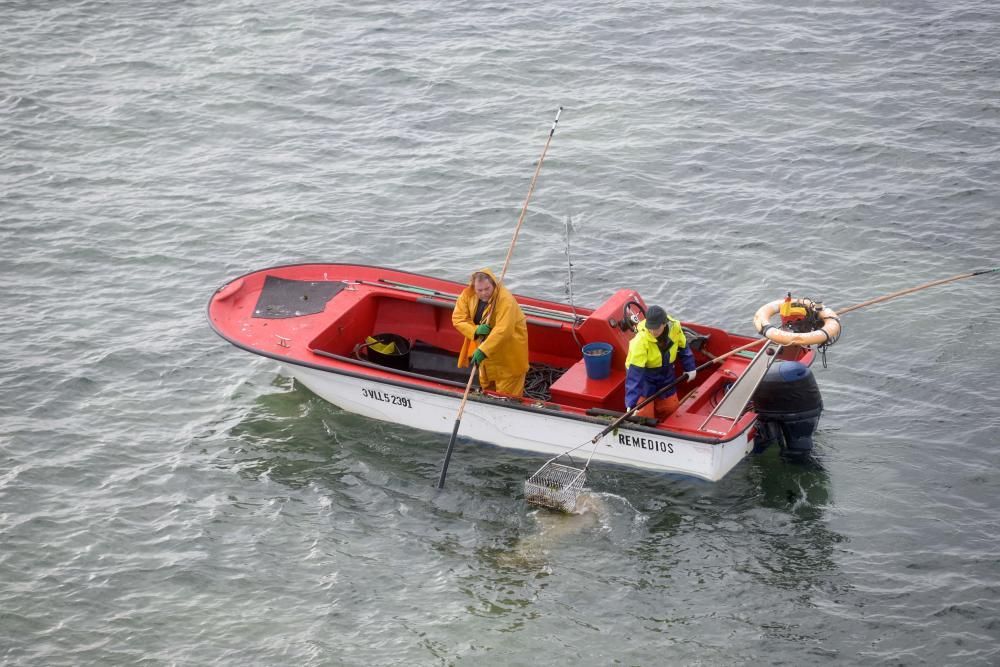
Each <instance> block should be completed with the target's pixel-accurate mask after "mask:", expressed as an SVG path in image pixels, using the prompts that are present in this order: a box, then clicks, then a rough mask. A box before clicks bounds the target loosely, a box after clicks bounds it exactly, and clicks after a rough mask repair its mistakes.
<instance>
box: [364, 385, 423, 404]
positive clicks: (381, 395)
mask: <svg viewBox="0 0 1000 667" xmlns="http://www.w3.org/2000/svg"><path fill="white" fill-rule="evenodd" d="M361 395H362V396H364V397H365V398H370V399H373V400H376V401H382V402H383V403H391V404H392V405H401V406H403V407H404V408H411V409H412V408H413V401H411V400H410V399H408V398H407V397H405V396H398V395H396V394H390V393H387V392H384V391H379V390H378V389H366V388H362V389H361Z"/></svg>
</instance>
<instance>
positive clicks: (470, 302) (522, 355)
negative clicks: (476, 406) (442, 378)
mask: <svg viewBox="0 0 1000 667" xmlns="http://www.w3.org/2000/svg"><path fill="white" fill-rule="evenodd" d="M451 323H452V324H453V325H455V328H456V329H458V331H459V333H461V334H462V335H463V336H465V341H464V342H463V343H462V350H461V351H460V352H459V353H458V367H459V368H465V367H466V366H468V365H469V361H470V360H471V361H472V363H474V364H478V365H479V384H480V385H481V386H482V387H483V389H488V390H490V391H497V392H500V393H502V394H510V395H511V396H520V395H522V394H523V393H524V378H525V376H527V374H528V324H527V320H526V319H525V317H524V313H523V312H522V311H521V306H519V305H518V304H517V300H515V299H514V295H513V294H511V293H510V291H509V290H508V289H507V288H506V287H504V286H503V285H501V284H500V281H498V280H497V277H496V276H495V275H493V272H492V271H490V270H489V269H480V270H479V271H476V272H475V273H473V274H472V278H471V279H470V280H469V286H468V287H466V288H465V289H464V290H462V293H461V294H459V295H458V300H457V301H456V302H455V310H453V311H452V313H451Z"/></svg>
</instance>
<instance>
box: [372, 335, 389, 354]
mask: <svg viewBox="0 0 1000 667" xmlns="http://www.w3.org/2000/svg"><path fill="white" fill-rule="evenodd" d="M365 343H367V344H368V349H370V350H375V351H376V352H378V353H380V354H396V344H395V343H393V342H392V341H389V342H388V343H380V342H378V340H377V339H375V338H372V337H371V336H368V337H367V338H365Z"/></svg>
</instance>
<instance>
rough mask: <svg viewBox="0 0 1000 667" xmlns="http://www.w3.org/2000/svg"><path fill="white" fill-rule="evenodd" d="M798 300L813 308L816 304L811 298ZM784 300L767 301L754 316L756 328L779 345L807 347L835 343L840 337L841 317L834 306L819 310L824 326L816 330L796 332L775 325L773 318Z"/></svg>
mask: <svg viewBox="0 0 1000 667" xmlns="http://www.w3.org/2000/svg"><path fill="white" fill-rule="evenodd" d="M797 301H798V302H799V303H801V304H802V305H803V306H805V307H806V308H812V306H813V305H814V304H813V302H812V301H810V300H809V299H798V300H797ZM783 302H784V299H778V300H777V301H772V302H771V303H765V304H764V305H763V306H761V307H760V308H758V309H757V312H756V313H755V314H754V316H753V326H754V328H755V329H757V332H758V333H759V334H761V335H763V336H764V337H766V338H767V339H768V340H770V341H773V342H775V343H777V344H778V345H798V346H800V347H806V346H807V345H825V344H827V343H834V342H836V340H837V339H838V338H840V331H841V329H840V318H838V317H837V313H836V312H834V310H833V309H832V308H827V307H826V306H823V308H822V310H820V311H819V317H820V319H821V320H823V326H822V327H820V328H819V329H816V330H815V331H807V332H805V333H795V332H794V331H788V330H787V329H781V328H779V327H776V326H774V325H773V324H771V318H772V317H774V316H775V315H777V314H778V313H779V312H781V304H782V303H783Z"/></svg>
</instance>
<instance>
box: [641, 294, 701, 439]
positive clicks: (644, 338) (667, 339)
mask: <svg viewBox="0 0 1000 667" xmlns="http://www.w3.org/2000/svg"><path fill="white" fill-rule="evenodd" d="M638 329H639V330H638V331H637V332H636V334H635V336H634V337H633V338H632V340H631V341H630V342H629V346H628V357H626V359H625V408H626V409H627V410H631V409H632V408H634V407H635V406H636V405H638V404H639V403H641V402H642V401H643V400H645V399H646V398H647V397H649V396H652V395H653V394H655V393H656V392H657V391H658V390H659V389H661V388H663V387H665V386H667V385H668V384H670V383H671V382H673V381H674V379H675V378H674V362H675V361H676V360H677V358H678V357H680V360H681V365H682V366H683V367H684V371H685V373H684V379H685V380H687V381H688V382H692V381H693V380H694V378H695V374H696V371H695V366H696V364H695V361H694V354H693V353H692V352H691V349H690V348H689V347H688V345H687V338H686V337H685V336H684V329H683V328H682V327H681V323H680V321H678V320H676V319H674V318H672V317H670V316H669V315H667V311H665V310H663V308H661V307H660V306H650V308H649V310H648V311H646V319H645V320H643V321H642V322H639V327H638ZM678 404H679V400H678V398H677V388H676V387H674V388H672V389H669V390H668V391H666V392H665V393H664V394H661V395H660V396H658V397H657V398H656V399H655V400H653V401H652V402H650V403H648V404H646V405H645V406H644V407H642V408H641V409H639V411H638V412H637V413H636V414H638V415H639V416H641V417H652V418H654V419H657V420H659V421H663V420H664V419H666V418H667V417H669V416H670V415H671V414H673V412H674V410H676V409H677V406H678Z"/></svg>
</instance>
